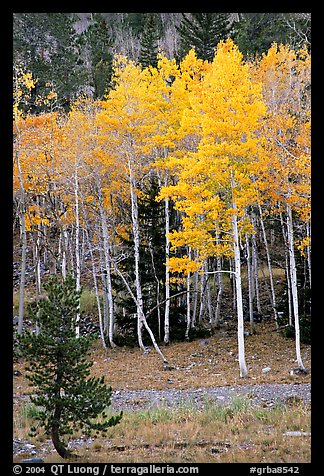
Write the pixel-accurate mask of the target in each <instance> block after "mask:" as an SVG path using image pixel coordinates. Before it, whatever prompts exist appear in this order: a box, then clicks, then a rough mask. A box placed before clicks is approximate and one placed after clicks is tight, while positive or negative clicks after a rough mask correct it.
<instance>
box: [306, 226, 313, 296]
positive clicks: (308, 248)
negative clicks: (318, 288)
mask: <svg viewBox="0 0 324 476" xmlns="http://www.w3.org/2000/svg"><path fill="white" fill-rule="evenodd" d="M306 236H307V238H308V239H309V242H311V226H310V222H308V223H307V224H306ZM306 257H307V265H308V278H309V287H310V288H311V287H312V260H311V245H310V244H309V245H307V247H306Z"/></svg>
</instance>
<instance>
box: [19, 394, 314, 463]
mask: <svg viewBox="0 0 324 476" xmlns="http://www.w3.org/2000/svg"><path fill="white" fill-rule="evenodd" d="M286 431H301V432H304V433H305V434H306V435H304V436H287V435H285V434H284V433H285V432H286ZM309 432H310V410H309V408H307V407H304V406H301V405H299V404H297V405H296V406H291V407H288V406H284V405H278V406H275V407H272V408H261V407H252V406H251V405H250V404H249V402H248V401H247V400H243V399H236V400H234V401H233V402H232V404H231V405H230V406H228V407H222V406H217V405H216V404H214V403H211V402H206V404H205V407H204V409H203V410H200V411H199V410H197V409H195V408H194V407H192V406H191V405H190V403H188V404H187V405H186V404H184V405H183V406H182V407H181V408H177V409H172V410H171V409H166V408H163V407H162V408H157V409H153V410H145V411H143V412H138V413H126V414H125V415H124V418H123V419H122V421H121V423H120V424H119V425H117V426H116V427H113V428H111V429H110V431H109V433H108V435H107V437H105V438H102V437H99V438H97V439H96V440H95V441H94V442H93V443H92V444H91V445H89V446H86V445H85V446H83V447H81V448H79V449H78V451H76V453H77V454H78V455H79V456H81V461H82V462H89V463H100V462H102V463H104V462H107V461H109V462H110V463H154V462H165V463H206V462H223V463H235V462H249V463H252V462H267V463H300V462H304V463H305V462H310V436H308V435H309V434H310V433H309ZM35 444H36V445H40V444H43V437H41V440H40V441H39V440H36V441H35ZM49 449H50V447H49ZM16 460H17V461H18V460H19V458H16ZM44 461H45V462H47V463H58V462H62V459H61V458H60V457H59V456H58V455H57V454H56V453H55V452H53V450H52V451H50V452H49V454H47V456H45V458H44Z"/></svg>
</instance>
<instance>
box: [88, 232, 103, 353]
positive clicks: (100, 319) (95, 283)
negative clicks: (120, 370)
mask: <svg viewBox="0 0 324 476" xmlns="http://www.w3.org/2000/svg"><path fill="white" fill-rule="evenodd" d="M85 236H86V240H87V245H88V250H89V253H90V258H91V265H92V276H93V284H94V288H95V293H96V300H97V308H98V318H99V329H100V337H101V342H102V346H103V348H104V349H105V350H106V349H107V346H106V341H105V334H104V328H103V322H102V314H101V306H100V298H99V290H98V283H97V275H96V267H95V262H94V256H93V251H92V247H91V243H90V238H89V232H88V229H87V228H86V229H85Z"/></svg>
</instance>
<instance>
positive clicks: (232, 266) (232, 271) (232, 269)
mask: <svg viewBox="0 0 324 476" xmlns="http://www.w3.org/2000/svg"><path fill="white" fill-rule="evenodd" d="M229 268H230V269H229V270H230V284H231V287H232V291H233V301H232V302H233V311H234V312H237V298H236V285H235V264H234V260H233V259H232V258H230V260H229Z"/></svg>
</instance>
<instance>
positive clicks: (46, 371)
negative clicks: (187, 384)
mask: <svg viewBox="0 0 324 476" xmlns="http://www.w3.org/2000/svg"><path fill="white" fill-rule="evenodd" d="M44 288H45V290H46V291H47V293H48V297H47V299H43V300H41V301H39V302H38V303H37V305H36V306H35V307H34V309H31V312H32V317H33V320H34V321H36V322H37V323H38V325H39V327H40V333H39V334H38V335H35V334H33V333H31V332H25V333H24V334H22V336H20V337H19V346H20V351H21V353H22V355H23V356H24V357H26V359H27V361H28V362H29V365H28V366H27V367H26V370H27V371H28V372H29V373H28V374H27V378H28V379H29V380H30V383H31V385H33V386H34V387H35V390H34V393H35V396H33V397H31V402H32V403H34V404H35V405H37V406H39V407H40V408H41V410H40V411H39V413H38V416H37V417H36V420H38V421H39V427H43V428H44V429H45V433H46V434H47V435H50V436H51V438H52V441H53V444H54V447H55V449H56V451H57V452H58V454H59V455H60V456H61V457H62V458H68V457H71V456H73V455H72V453H71V451H70V450H69V449H68V448H67V443H66V442H65V441H63V440H62V437H64V436H65V435H72V434H73V430H79V429H83V430H84V432H85V434H87V435H91V434H92V431H96V433H97V434H98V433H100V432H103V433H105V432H106V431H107V428H108V427H110V426H113V425H116V424H117V423H118V422H119V421H120V420H121V418H122V412H121V413H120V414H119V415H115V416H112V417H111V418H109V419H107V415H106V413H105V410H106V408H107V407H108V406H109V405H110V404H111V393H112V389H111V387H107V386H106V385H105V383H104V377H101V378H98V377H89V375H90V368H91V366H92V365H93V362H92V361H91V360H89V358H88V356H89V349H90V346H91V343H92V338H91V337H89V336H88V337H79V338H76V336H75V326H76V316H77V314H78V312H79V298H80V295H81V291H77V290H76V282H75V279H74V278H73V277H72V276H69V275H68V276H67V277H66V279H65V280H63V281H62V282H59V281H58V278H57V276H56V275H54V276H52V277H51V279H50V280H49V281H48V283H47V284H45V285H44ZM37 430H38V428H37V429H36V428H35V427H34V428H32V429H31V434H34V435H35V434H36V432H37Z"/></svg>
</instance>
